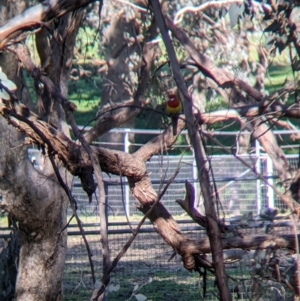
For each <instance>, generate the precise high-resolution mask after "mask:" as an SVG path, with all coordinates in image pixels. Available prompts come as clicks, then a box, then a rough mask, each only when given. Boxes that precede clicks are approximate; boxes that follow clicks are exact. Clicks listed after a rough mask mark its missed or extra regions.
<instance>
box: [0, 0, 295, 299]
mask: <svg viewBox="0 0 300 301" xmlns="http://www.w3.org/2000/svg"><path fill="white" fill-rule="evenodd" d="M117 2H119V3H122V5H124V7H121V8H119V7H120V6H119V5H116V4H111V3H108V2H104V3H102V2H100V4H99V5H95V4H93V1H84V0H77V1H72V2H70V1H62V0H61V1H59V0H56V1H54V0H53V1H46V2H44V3H43V4H37V5H33V4H32V3H31V2H30V1H29V2H26V1H22V2H18V4H16V3H15V2H12V1H5V3H4V4H5V5H3V6H2V7H1V12H0V15H1V23H2V26H1V27H0V49H1V51H2V53H1V57H0V65H1V67H2V71H3V73H4V74H6V75H7V77H8V78H9V79H10V80H11V81H13V82H14V83H15V84H16V86H17V88H18V89H17V91H16V92H14V91H13V90H11V91H10V90H9V87H7V86H5V81H3V78H1V86H0V88H1V92H2V94H1V99H2V101H1V107H0V113H1V115H2V116H3V117H4V118H1V135H2V137H1V138H2V139H1V151H0V153H1V156H0V158H1V160H0V162H1V178H0V188H1V191H2V195H3V200H2V201H1V203H0V207H1V208H2V209H4V210H5V211H6V212H8V213H9V215H10V216H11V218H12V219H13V221H14V223H15V225H16V226H17V229H18V236H19V241H20V256H19V267H18V270H19V273H18V278H17V283H16V298H17V299H18V300H23V299H24V300H59V299H61V298H62V289H61V281H62V271H63V266H64V258H65V252H66V231H65V229H66V226H67V215H66V208H67V204H68V199H69V201H70V204H71V207H72V209H73V214H74V215H75V217H76V219H77V222H78V223H79V225H80V227H81V222H80V220H79V218H78V215H77V214H76V202H75V200H74V198H73V197H72V195H71V192H70V190H71V181H72V176H78V177H79V178H80V180H81V182H82V186H83V189H84V190H85V191H86V193H87V196H88V197H89V199H90V200H92V198H93V194H94V192H95V189H96V186H97V185H98V189H99V190H100V197H101V198H100V214H101V236H102V250H103V266H104V272H103V278H102V284H103V285H102V286H101V287H100V289H99V290H96V291H95V292H94V295H93V300H96V299H98V298H100V299H101V298H103V296H104V290H105V287H106V286H107V284H108V283H109V273H110V272H111V271H112V270H113V268H114V267H115V265H116V264H117V261H118V259H119V258H117V259H115V260H114V261H112V262H111V259H110V254H109V246H108V240H107V233H106V232H105V229H106V224H105V221H106V218H105V216H104V214H105V206H106V198H105V192H104V190H103V182H102V176H101V171H105V172H108V173H113V174H116V175H120V174H121V175H122V176H126V177H127V179H128V183H129V186H130V188H131V191H132V193H133V195H134V196H135V198H136V199H137V200H138V201H139V202H140V204H141V206H140V207H139V210H140V211H141V212H143V213H144V214H145V216H146V217H148V218H149V219H150V221H151V222H152V223H153V225H154V226H155V229H156V230H157V232H158V233H159V234H160V235H161V236H162V238H163V239H164V240H165V242H166V243H167V244H169V245H170V246H171V247H172V248H173V249H174V250H175V251H176V252H177V253H178V254H179V255H181V257H182V259H183V264H184V266H185V268H187V269H188V270H196V271H199V269H200V268H201V267H205V268H209V269H214V271H215V274H216V280H217V285H218V288H219V291H220V296H221V299H222V300H230V299H231V295H230V292H229V288H228V284H227V275H226V271H225V266H224V261H223V252H222V249H229V248H241V249H245V248H258V247H262V242H263V246H264V248H266V247H270V246H272V247H274V248H283V247H288V248H291V249H295V245H294V239H295V236H292V237H290V236H287V237H279V236H276V237H270V236H268V235H260V236H259V237H256V238H255V239H253V237H251V238H250V237H246V236H242V235H240V236H235V239H234V240H233V239H232V236H231V235H230V234H232V233H234V234H236V233H238V229H236V228H232V227H229V226H228V225H226V224H225V223H224V222H222V219H221V217H220V216H218V215H217V213H216V210H215V204H216V203H217V202H218V201H219V200H218V199H217V197H216V198H213V197H212V196H213V195H217V194H214V191H213V187H211V185H210V177H211V174H210V170H211V167H210V165H209V161H208V160H207V153H206V148H205V146H206V143H207V142H206V141H207V139H210V140H208V141H211V140H213V142H212V143H219V144H220V142H218V141H216V139H214V138H212V137H211V136H210V135H207V132H205V131H203V127H204V125H206V126H207V127H208V129H209V128H210V127H211V126H212V125H214V126H216V123H217V122H228V121H231V120H234V121H236V122H237V124H238V125H239V126H240V127H241V128H242V129H243V130H244V129H246V130H248V131H249V132H250V133H251V137H252V140H255V139H258V140H259V142H260V144H261V145H262V146H263V148H264V150H265V151H266V152H267V153H268V154H269V156H270V157H271V159H272V161H273V163H274V166H275V168H276V170H277V172H278V175H279V177H280V181H281V182H282V185H283V186H284V189H285V190H284V192H282V191H279V190H278V189H276V188H275V187H274V190H275V192H276V193H277V194H278V195H279V196H280V198H281V200H282V201H283V202H284V204H285V205H286V206H287V207H288V209H289V210H290V213H291V214H292V216H293V218H294V219H295V220H296V219H297V218H298V214H299V204H298V203H297V202H296V201H295V198H296V197H297V195H298V190H299V183H298V182H299V172H296V175H294V174H293V173H292V171H291V170H290V168H289V166H288V163H287V160H286V159H285V156H284V153H283V151H282V149H281V148H280V146H279V145H278V143H277V141H276V139H275V137H274V134H273V133H272V131H271V130H269V129H270V127H271V126H274V125H278V126H283V127H286V128H287V127H288V128H291V127H293V126H292V125H291V123H289V122H287V121H285V120H283V117H293V118H299V116H300V111H299V108H298V103H297V102H298V95H297V90H298V86H297V78H296V71H297V68H298V67H297V66H298V62H299V45H298V31H297V24H296V23H295V22H296V21H295V20H297V18H298V17H299V15H298V14H299V12H298V8H297V6H298V5H299V3H297V2H294V3H291V2H285V1H283V2H280V1H279V2H278V3H277V2H275V1H270V2H269V3H259V2H255V1H252V2H250V4H249V3H248V1H245V2H244V1H239V0H237V1H229V0H228V1H209V2H205V3H202V4H200V5H199V6H197V7H196V6H189V5H187V3H185V1H183V2H182V3H179V2H176V3H175V2H174V3H171V4H169V3H167V2H163V3H161V5H160V4H159V2H158V1H155V0H152V1H149V3H147V2H144V1H135V2H132V3H131V2H126V1H117ZM85 7H87V8H85ZM26 8H27V10H25V9H26ZM22 12H23V14H21V13H22ZM101 12H102V13H103V15H102V18H101V20H100V21H99V19H98V18H99V16H100V14H99V13H101ZM227 12H228V14H227ZM104 15H105V16H106V19H105V18H104V19H103V16H104ZM5 16H7V18H8V19H7V22H6V23H5V20H4V17H5ZM14 16H15V17H14ZM171 16H172V17H173V19H171ZM95 20H96V21H95ZM80 26H83V27H84V28H85V29H86V31H87V28H91V29H92V31H93V32H94V33H95V36H94V39H93V43H92V44H93V45H87V44H85V46H84V47H87V48H88V47H89V46H94V44H96V41H97V39H96V37H98V36H101V39H102V40H100V38H99V39H98V40H99V45H100V46H99V48H98V49H99V51H100V54H98V53H97V57H93V56H92V55H91V57H89V58H87V60H85V59H84V60H83V62H82V61H81V59H82V52H83V49H82V47H77V46H78V43H79V44H80V42H83V41H84V40H83V39H82V36H81V37H80V34H79V37H78V32H79V28H80ZM259 26H261V28H260V31H259V34H260V35H261V34H262V32H263V31H264V33H265V34H266V33H267V35H268V36H267V38H266V44H265V45H264V44H262V43H259V42H258V41H259V37H258V36H257V35H256V34H255V30H256V29H257V28H258V27H259ZM235 28H237V29H235ZM169 32H170V34H171V36H170V34H169ZM96 33H97V34H96ZM98 33H100V34H99V35H98ZM29 35H34V37H35V45H31V48H28V44H27V43H24V41H25V39H26V38H27V36H29ZM159 37H161V39H162V40H160V39H158V38H159ZM171 37H172V39H171ZM76 38H77V40H76ZM80 39H81V40H80ZM253 40H254V42H252V41H253ZM76 41H77V42H76ZM253 44H254V45H255V44H258V45H259V47H258V49H255V48H254V46H253ZM286 47H289V50H290V52H289V55H290V59H291V62H292V64H291V66H292V71H293V75H294V78H293V82H292V83H288V84H286V85H285V86H284V87H283V88H281V89H277V90H274V91H272V93H270V94H268V93H267V91H266V87H265V76H266V74H267V67H268V64H269V61H270V59H269V53H271V54H272V53H273V54H274V53H276V51H279V52H282V51H283V50H284V49H285V48H286ZM175 50H176V51H175ZM35 51H36V53H37V54H38V58H37V59H34V56H33V54H34V53H35ZM268 51H269V52H268ZM84 53H85V52H84ZM86 53H87V52H86ZM252 56H253V57H252ZM97 73H100V74H103V78H102V81H101V82H100V85H101V86H102V89H101V90H102V91H99V97H100V94H101V95H102V97H101V104H100V106H99V112H98V114H97V118H96V121H95V122H94V124H93V127H92V128H91V129H90V130H88V131H86V132H85V133H83V132H82V131H80V130H79V129H78V126H77V124H76V121H75V118H74V112H75V111H76V110H77V108H76V105H75V104H74V103H73V102H70V101H69V100H68V87H69V80H70V77H71V78H73V80H76V78H77V79H78V78H83V77H87V78H90V77H92V76H93V75H95V74H97ZM26 74H29V75H30V76H31V77H32V78H33V88H34V94H35V97H33V94H32V93H30V91H29V89H28V84H27V81H26V78H27V77H26ZM251 81H252V83H251ZM250 83H251V84H250ZM175 85H176V88H177V89H178V94H179V95H180V98H181V101H182V103H183V108H184V116H182V118H181V119H179V121H178V124H177V130H176V131H175V133H176V135H174V131H173V129H172V126H171V125H169V126H168V127H166V129H165V131H164V132H163V133H162V134H161V135H159V136H157V137H155V138H153V139H152V140H151V141H149V142H148V143H146V144H144V145H143V146H142V147H141V148H139V149H138V150H137V151H135V152H133V153H131V154H129V153H125V152H122V151H117V150H109V149H106V148H101V147H91V146H90V144H91V143H92V142H93V141H94V140H95V139H98V137H100V136H101V135H103V134H105V133H107V132H108V131H109V130H110V129H112V128H114V127H118V126H120V125H122V124H124V123H126V122H129V121H130V120H132V119H133V118H134V117H137V116H138V114H139V113H141V111H142V110H143V109H144V110H145V109H147V110H149V107H147V108H146V106H148V105H150V106H151V105H152V108H151V107H150V109H152V110H153V109H154V107H155V106H156V105H157V104H158V103H159V102H162V100H163V99H166V97H167V93H168V91H169V89H171V88H172V89H174V86H175ZM31 92H32V91H31ZM5 93H6V94H9V97H5V96H3V95H5ZM209 94H210V95H209ZM291 94H294V95H295V99H294V100H295V101H294V103H291V102H287V103H285V102H286V100H287V98H284V96H286V95H291ZM220 98H222V101H223V103H225V108H226V109H225V110H224V109H223V110H216V109H215V107H217V108H220V101H219V102H217V101H216V100H217V99H220ZM34 99H35V101H34ZM289 101H291V100H289ZM213 106H214V109H213V110H210V108H211V107H213ZM223 108H224V105H223ZM206 112H207V113H206ZM159 114H163V113H162V112H160V113H159ZM67 124H69V125H70V126H71V129H72V132H73V135H74V136H75V138H76V139H77V142H74V141H73V140H72V139H71V138H70V134H69V132H68V127H67ZM185 127H187V128H188V132H189V139H190V142H191V145H192V147H193V148H194V153H195V158H196V162H197V169H198V176H199V181H200V185H201V191H202V196H203V198H204V206H205V216H203V215H201V214H199V213H197V212H195V210H194V209H193V203H194V201H195V199H194V195H193V188H192V187H191V186H190V185H189V184H188V183H187V195H186V199H185V200H181V201H179V203H180V204H181V205H182V207H183V208H184V209H185V210H186V211H187V212H188V213H189V214H190V216H191V217H192V218H193V219H194V220H195V221H196V222H198V223H199V224H201V225H203V226H204V227H205V228H206V230H207V234H208V239H203V240H201V241H196V240H191V239H188V238H186V237H185V236H184V235H183V234H182V233H181V232H180V228H179V226H178V225H177V223H176V221H175V220H174V219H173V218H172V216H171V215H170V213H169V212H168V211H167V210H166V208H165V207H164V206H163V204H162V203H160V202H159V200H160V197H159V196H158V194H157V192H156V191H155V190H154V189H153V187H152V183H151V180H150V177H149V174H148V173H147V169H146V162H147V161H148V160H149V159H150V158H151V157H152V156H153V155H154V154H157V153H161V152H162V151H164V150H168V149H169V148H170V147H171V146H172V145H173V144H174V143H175V141H176V139H177V136H178V134H179V133H180V131H182V130H183V129H184V128H185ZM17 130H19V131H20V132H21V134H20V133H19V132H18V131H17ZM25 137H26V138H25ZM241 138H242V134H241V135H239V139H238V140H239V143H242V142H243V141H241V140H242V139H241ZM32 143H34V144H37V145H38V146H39V147H40V148H41V150H42V152H43V156H44V161H43V165H42V168H41V170H37V169H35V168H34V167H33V165H32V163H31V162H30V160H29V158H28V155H27V148H28V145H30V144H32ZM208 143H211V142H208ZM247 148H248V147H247V144H245V145H244V149H247ZM237 159H238V160H242V159H241V158H240V157H238V156H237ZM245 164H246V162H245ZM249 167H250V168H251V169H253V170H254V172H255V169H254V167H253V166H249ZM257 176H258V177H261V178H262V176H261V175H259V174H258V175H257ZM94 179H95V180H94ZM262 179H263V181H266V180H265V179H264V178H262ZM95 182H96V183H95ZM96 184H97V185H96ZM81 230H83V229H82V227H81ZM222 233H223V234H224V233H225V234H227V235H222ZM135 235H136V234H135ZM133 238H134V235H133ZM129 243H130V242H129ZM129 243H128V245H129ZM128 245H127V246H126V248H128ZM210 246H211V247H210ZM87 248H88V245H87ZM208 252H211V253H212V262H209V263H207V262H206V261H205V260H204V257H203V256H202V255H201V254H204V253H208ZM296 275H297V274H294V277H293V279H296V280H295V281H293V282H290V283H288V284H287V283H286V285H288V286H289V288H291V289H294V291H295V293H296V294H299V292H298V284H297V283H299V281H298V279H297V276H296ZM295 277H296V278H295ZM280 279H282V280H284V281H286V280H285V279H284V278H283V276H281V277H279V276H278V281H280ZM11 281H12V283H13V281H14V280H13V279H12V280H11ZM93 281H94V283H95V279H93ZM284 281H283V282H284Z"/></svg>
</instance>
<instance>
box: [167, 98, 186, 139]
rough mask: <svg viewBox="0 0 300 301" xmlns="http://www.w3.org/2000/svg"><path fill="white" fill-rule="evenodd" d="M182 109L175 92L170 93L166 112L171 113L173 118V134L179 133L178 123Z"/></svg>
mask: <svg viewBox="0 0 300 301" xmlns="http://www.w3.org/2000/svg"><path fill="white" fill-rule="evenodd" d="M181 111H182V105H181V102H180V100H179V99H178V98H177V96H176V95H175V94H169V99H168V101H167V104H166V112H167V113H168V114H170V116H171V118H172V126H173V135H174V136H175V135H176V134H177V123H178V116H179V114H180V113H181Z"/></svg>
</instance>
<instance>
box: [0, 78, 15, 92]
mask: <svg viewBox="0 0 300 301" xmlns="http://www.w3.org/2000/svg"><path fill="white" fill-rule="evenodd" d="M0 82H1V84H2V85H3V86H4V87H6V88H7V89H8V90H9V91H15V90H17V86H16V84H15V83H14V82H12V81H11V80H9V79H1V80H0Z"/></svg>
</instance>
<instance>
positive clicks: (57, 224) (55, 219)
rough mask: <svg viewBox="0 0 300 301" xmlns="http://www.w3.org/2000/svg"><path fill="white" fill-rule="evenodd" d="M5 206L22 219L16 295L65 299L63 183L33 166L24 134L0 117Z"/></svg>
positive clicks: (0, 176)
mask: <svg viewBox="0 0 300 301" xmlns="http://www.w3.org/2000/svg"><path fill="white" fill-rule="evenodd" d="M0 127H1V131H0V133H1V136H0V147H1V153H0V172H1V173H0V189H1V192H2V195H3V200H2V202H1V203H0V207H1V209H4V210H5V211H7V212H8V213H9V214H10V215H11V217H12V218H14V219H15V220H16V221H18V225H19V235H20V237H21V251H20V256H19V267H18V278H17V286H16V298H17V300H32V301H33V300H61V299H62V274H63V266H64V260H65V253H66V232H65V231H64V232H62V233H60V232H61V230H62V229H63V227H64V225H65V223H66V205H67V200H66V196H65V194H64V192H63V191H62V189H61V187H60V185H59V184H58V183H57V182H56V181H55V180H53V179H51V178H47V177H46V176H44V175H43V174H42V173H40V172H39V171H37V170H35V169H34V167H33V166H32V164H31V162H30V161H29V159H28V157H27V148H26V147H24V146H22V143H23V142H24V136H23V135H22V134H20V133H18V132H16V131H15V129H14V128H13V127H12V126H10V125H8V124H7V122H6V121H5V120H4V119H3V118H2V117H1V120H0Z"/></svg>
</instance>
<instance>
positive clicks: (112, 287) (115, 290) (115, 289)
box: [108, 284, 120, 293]
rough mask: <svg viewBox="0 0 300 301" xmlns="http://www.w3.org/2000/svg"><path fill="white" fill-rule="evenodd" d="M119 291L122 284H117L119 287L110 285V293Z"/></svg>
mask: <svg viewBox="0 0 300 301" xmlns="http://www.w3.org/2000/svg"><path fill="white" fill-rule="evenodd" d="M119 290H120V284H117V285H114V284H110V285H109V286H108V291H109V292H110V293H112V292H117V291H119Z"/></svg>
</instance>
